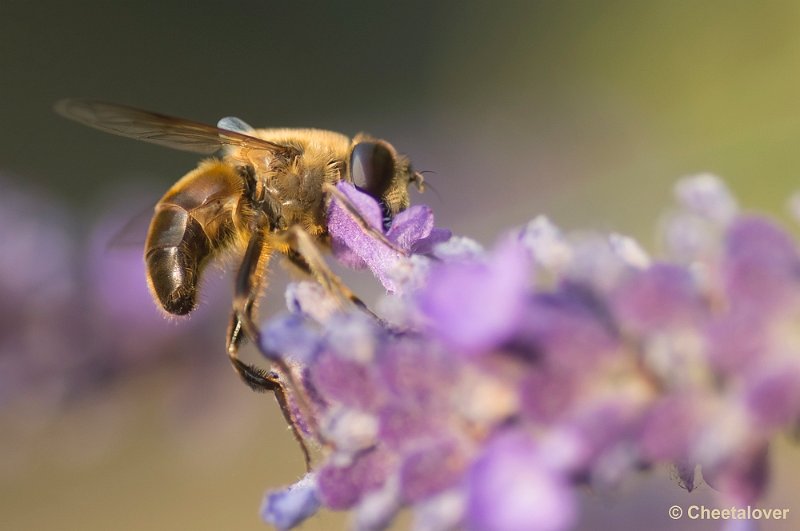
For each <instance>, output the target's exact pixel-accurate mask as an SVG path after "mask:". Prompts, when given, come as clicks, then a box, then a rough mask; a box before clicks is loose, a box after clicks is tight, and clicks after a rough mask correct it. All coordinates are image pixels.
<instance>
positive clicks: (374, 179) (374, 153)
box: [350, 141, 394, 199]
mask: <svg viewBox="0 0 800 531" xmlns="http://www.w3.org/2000/svg"><path fill="white" fill-rule="evenodd" d="M350 177H351V178H352V179H353V184H355V185H356V186H357V187H358V188H360V189H361V190H362V191H364V192H366V193H368V194H369V195H371V196H372V197H374V198H375V199H381V198H382V197H383V194H384V193H385V192H386V190H388V189H389V186H390V185H391V184H392V179H393V178H394V154H393V153H392V151H391V149H390V148H389V147H387V146H386V144H385V143H383V142H373V141H365V142H359V143H358V144H356V145H355V146H354V147H353V152H352V153H351V154H350Z"/></svg>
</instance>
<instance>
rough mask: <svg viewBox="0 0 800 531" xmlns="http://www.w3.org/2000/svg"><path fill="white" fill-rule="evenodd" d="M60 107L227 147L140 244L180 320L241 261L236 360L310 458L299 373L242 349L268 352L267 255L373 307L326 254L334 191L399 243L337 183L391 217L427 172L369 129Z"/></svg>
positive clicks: (161, 299) (191, 143) (233, 329)
mask: <svg viewBox="0 0 800 531" xmlns="http://www.w3.org/2000/svg"><path fill="white" fill-rule="evenodd" d="M55 109H56V111H57V112H58V113H59V114H61V115H63V116H65V117H67V118H69V119H72V120H75V121H77V122H80V123H82V124H85V125H88V126H90V127H93V128H95V129H99V130H101V131H105V132H108V133H112V134H116V135H121V136H125V137H129V138H134V139H137V140H143V141H145V142H151V143H154V144H159V145H162V146H166V147H170V148H173V149H178V150H183V151H191V152H195V153H201V154H204V155H212V154H215V153H217V152H220V156H219V157H217V158H209V159H205V160H203V161H201V162H200V163H199V164H198V166H197V168H195V169H193V170H191V171H190V172H189V173H187V174H186V175H184V176H183V177H182V178H181V179H180V180H178V182H176V183H175V184H174V185H173V186H172V187H171V188H170V189H169V190H167V192H166V194H164V196H163V197H162V198H161V199H160V200H159V201H158V203H157V204H156V207H155V214H154V215H153V218H152V221H151V223H150V228H149V231H148V234H147V239H146V242H145V249H144V259H145V263H146V268H147V283H148V285H149V287H150V290H151V292H152V294H153V298H154V300H155V301H156V303H157V304H158V305H159V306H160V307H161V308H163V310H165V311H166V312H168V313H170V314H174V315H184V314H187V313H189V312H191V311H192V310H193V309H194V308H195V305H196V300H197V290H198V282H199V279H200V276H201V275H202V273H203V271H204V269H205V268H206V266H207V265H208V263H209V262H210V261H211V260H213V259H214V258H216V257H219V256H220V255H222V254H231V253H232V254H234V255H236V256H240V257H241V264H240V265H239V269H238V273H237V275H236V279H235V287H234V297H233V312H232V316H231V320H230V324H229V326H228V331H227V336H226V338H227V340H226V341H227V343H226V345H227V353H228V357H229V358H230V361H231V363H232V365H233V368H234V370H235V371H236V373H237V374H238V375H239V376H240V377H241V379H242V380H243V381H244V382H245V383H246V384H247V385H248V386H250V387H251V388H252V389H254V390H256V391H273V392H274V393H275V396H276V398H277V399H278V403H279V404H280V406H281V410H282V412H283V414H284V416H285V417H286V419H287V421H288V422H289V424H290V425H291V427H292V429H293V430H294V433H295V436H296V437H297V439H298V441H299V442H300V444H301V446H302V447H303V451H304V454H305V457H306V463H307V464H308V462H309V455H308V451H307V449H306V447H305V444H304V442H303V437H302V434H301V433H300V431H299V428H298V426H297V422H296V420H297V419H295V417H294V415H293V413H292V411H291V410H292V408H291V407H290V406H289V402H288V400H289V399H290V397H289V396H288V392H289V391H288V389H287V385H288V386H293V383H292V371H291V370H290V368H289V367H288V366H287V364H286V362H285V361H283V359H282V358H281V357H280V356H279V355H277V354H276V353H271V352H264V354H265V355H266V356H267V357H268V358H269V359H270V360H271V361H272V362H273V368H272V369H271V370H269V371H266V370H263V369H260V368H257V367H255V366H253V365H249V364H247V363H245V362H243V361H241V360H240V359H239V356H238V352H239V348H240V347H241V345H242V344H243V342H244V341H245V340H247V339H249V340H250V341H252V342H253V343H255V345H257V346H258V348H259V349H261V350H262V351H263V350H264V347H263V343H262V341H260V337H259V334H260V332H259V329H258V327H257V326H256V324H255V311H256V306H257V303H258V299H259V298H260V295H261V293H262V291H263V289H264V287H265V278H266V272H267V268H268V263H269V260H270V258H271V256H272V255H273V254H274V253H275V252H276V251H277V252H279V253H281V254H283V255H284V256H285V257H286V258H287V259H288V260H289V261H290V262H291V263H293V264H294V265H296V266H297V267H298V268H299V269H300V270H301V271H304V272H305V273H307V274H309V275H311V276H312V277H314V278H315V279H316V280H317V281H318V282H319V283H320V284H321V285H322V286H323V287H325V288H326V289H328V290H329V291H330V292H332V293H333V294H335V295H336V296H338V297H341V298H342V299H343V300H349V301H351V302H353V303H354V304H356V305H358V306H359V307H361V308H366V307H365V306H364V304H363V303H362V302H361V301H360V300H359V299H358V298H357V297H356V296H355V295H354V294H353V293H352V292H351V291H350V290H349V289H348V288H347V287H346V286H345V285H344V284H343V283H342V282H341V281H340V280H339V279H338V277H336V276H335V275H334V274H333V273H332V272H331V271H330V269H329V268H328V267H327V265H326V263H325V261H324V259H323V257H322V253H321V251H320V247H322V248H324V247H326V246H327V245H328V244H329V238H328V234H327V228H326V227H327V225H326V215H327V211H328V206H329V204H330V202H331V201H332V200H333V198H334V197H335V199H336V200H337V201H339V203H340V204H341V205H342V206H343V207H344V209H345V211H347V212H348V214H349V215H350V216H351V217H353V219H354V220H356V221H357V222H358V224H359V226H360V227H361V228H362V229H363V230H364V232H366V233H368V234H369V235H371V236H372V237H374V238H377V239H378V240H381V241H382V242H384V243H385V244H386V245H389V246H392V244H391V243H390V242H389V241H388V240H386V238H385V237H384V235H383V233H382V232H381V231H380V230H377V229H375V228H373V227H372V226H371V225H370V224H369V223H368V222H366V221H365V220H364V218H363V217H361V215H360V214H359V212H358V209H357V208H356V207H355V206H354V205H352V203H350V202H349V201H348V200H347V198H346V197H345V196H344V194H342V193H341V192H339V190H338V189H337V188H336V187H335V185H336V184H337V183H338V182H340V181H346V182H350V183H353V184H354V185H355V186H357V187H358V188H360V189H361V190H362V191H363V192H366V193H367V194H369V195H370V196H372V197H373V198H374V199H376V200H377V201H378V202H379V204H380V205H381V208H382V210H383V214H384V220H385V221H386V222H387V223H390V222H391V218H392V217H393V216H395V215H396V214H397V213H398V212H400V211H402V210H404V209H405V208H407V207H408V206H409V196H408V186H409V185H411V184H414V185H416V186H417V187H418V188H419V189H420V190H421V189H422V187H423V177H422V174H421V173H419V172H416V171H414V170H413V169H412V167H411V164H410V163H409V160H408V159H407V158H406V157H404V156H402V155H399V154H398V153H397V151H396V150H395V149H394V148H393V147H392V145H391V144H389V143H388V142H386V141H385V140H380V139H376V138H372V137H370V136H367V135H365V134H358V135H356V136H355V137H354V138H353V139H350V138H348V137H347V136H345V135H343V134H340V133H335V132H332V131H324V130H319V129H254V128H252V127H251V126H249V125H248V124H246V123H245V122H244V121H242V120H240V119H238V118H233V117H229V118H223V119H222V120H220V121H219V123H218V125H217V127H214V126H210V125H205V124H201V123H196V122H191V121H188V120H182V119H178V118H173V117H170V116H165V115H162V114H157V113H153V112H148V111H143V110H139V109H136V108H133V107H127V106H123V105H116V104H110V103H103V102H98V101H91V100H74V99H68V100H62V101H60V102H58V103H57V104H56V106H55Z"/></svg>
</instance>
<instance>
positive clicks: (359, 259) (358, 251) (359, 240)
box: [328, 182, 450, 292]
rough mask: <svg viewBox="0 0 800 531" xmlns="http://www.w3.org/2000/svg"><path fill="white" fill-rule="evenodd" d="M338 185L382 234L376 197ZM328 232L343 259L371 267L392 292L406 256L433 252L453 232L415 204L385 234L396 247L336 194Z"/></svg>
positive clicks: (337, 255) (337, 252)
mask: <svg viewBox="0 0 800 531" xmlns="http://www.w3.org/2000/svg"><path fill="white" fill-rule="evenodd" d="M336 187H337V189H338V190H339V192H341V193H342V194H343V195H344V196H345V197H346V198H347V199H348V200H350V202H351V203H352V204H353V205H354V206H355V207H356V208H357V209H358V211H359V212H360V213H361V216H362V217H363V219H364V220H365V221H366V222H367V223H368V224H369V225H370V226H371V227H373V228H374V229H375V230H377V231H380V232H381V233H383V228H382V226H383V224H382V216H381V208H380V206H379V205H378V202H377V201H375V199H373V198H372V197H371V196H369V195H367V194H365V193H364V192H361V191H359V190H358V189H356V188H355V187H354V186H353V185H351V184H348V183H345V182H341V183H339V184H338V185H337V186H336ZM328 232H329V233H330V235H331V246H332V249H333V254H334V256H336V258H337V259H338V260H339V261H340V262H342V263H343V264H345V265H347V266H349V267H352V268H355V269H360V268H364V267H369V268H370V269H371V270H372V272H373V273H374V274H375V276H376V277H377V278H378V279H379V280H380V281H381V283H382V284H383V286H384V287H385V288H386V289H387V290H388V291H390V292H394V291H397V290H398V288H399V286H398V285H397V283H396V281H395V280H394V279H393V278H392V273H393V270H394V269H395V268H396V267H398V264H399V263H400V262H401V261H402V260H403V258H404V257H405V255H407V254H411V253H427V252H430V251H431V249H432V246H433V245H434V244H436V243H439V242H443V241H446V240H447V239H449V238H450V231H447V230H444V229H434V226H433V212H431V210H430V208H428V207H427V206H423V205H415V206H412V207H410V208H408V209H407V210H404V211H402V212H400V213H399V214H397V216H396V217H395V218H394V219H393V220H392V224H391V226H390V227H389V230H388V231H386V233H385V237H386V239H387V240H388V241H389V242H391V243H392V244H393V245H394V247H395V248H391V247H389V246H387V245H386V244H385V243H384V242H382V241H379V240H378V239H376V238H374V237H373V236H371V235H370V234H368V233H367V232H365V231H364V229H363V228H362V227H361V226H360V225H359V224H358V223H357V222H356V220H355V219H353V217H352V216H351V214H350V213H349V212H348V211H347V210H346V209H345V208H344V207H343V206H342V205H340V204H339V202H338V201H337V199H336V198H335V197H334V198H333V199H332V200H331V204H330V208H329V209H328Z"/></svg>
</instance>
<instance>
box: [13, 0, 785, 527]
mask: <svg viewBox="0 0 800 531" xmlns="http://www.w3.org/2000/svg"><path fill="white" fill-rule="evenodd" d="M799 27H800V3H797V2H792V1H786V2H775V1H762V2H747V1H736V0H724V1H706V2H702V3H701V2H694V1H680V0H678V1H674V0H673V1H648V2H641V1H635V0H633V1H609V0H606V1H602V2H596V1H586V2H574V1H564V2H556V1H546V2H545V1H542V2H522V1H521V2H511V1H508V2H482V1H460V2H402V3H401V2H391V3H388V2H386V3H383V2H374V1H372V2H327V1H308V2H269V1H229V2H206V3H203V4H202V5H200V3H190V2H172V1H162V2H158V3H157V4H156V3H152V4H151V3H146V2H138V3H134V2H99V1H98V2H89V1H81V0H76V1H74V2H56V1H54V0H41V1H39V2H35V3H33V2H25V1H21V0H20V1H17V0H5V1H4V2H3V3H2V4H1V5H0V96H2V103H1V104H0V108H1V109H2V113H0V116H1V117H2V127H0V194H1V195H0V238H1V239H0V253H1V254H0V275H1V276H0V318H1V319H2V321H0V334H1V335H0V528H2V529H15V530H16V529H20V530H29V529H52V528H58V529H81V530H92V529H98V530H99V529H103V530H105V529H120V530H123V529H195V530H202V529H263V528H265V525H264V524H262V523H261V522H260V520H259V518H258V505H259V502H260V498H261V495H262V492H263V491H264V490H266V489H267V488H274V487H278V486H280V485H284V484H287V483H290V482H292V481H294V480H295V479H296V478H297V477H298V476H299V475H301V474H302V472H303V465H302V460H301V457H300V453H299V451H298V450H297V448H296V446H295V444H294V442H293V440H292V437H291V435H290V433H289V432H288V431H287V430H286V428H285V424H284V422H283V420H282V419H281V417H280V414H279V412H278V410H277V407H276V406H275V404H274V400H273V399H272V398H271V397H268V396H261V395H255V394H253V393H251V392H250V391H249V390H248V389H246V388H245V387H244V386H242V385H241V384H240V383H239V382H238V381H237V379H236V378H235V377H234V375H233V373H232V372H231V370H230V369H229V367H228V366H227V360H226V359H225V356H224V354H223V345H224V328H225V325H226V320H227V311H228V308H229V301H230V295H229V292H230V286H229V282H230V279H229V273H225V272H224V271H221V272H213V273H212V274H211V275H209V277H210V278H209V279H208V285H207V286H206V290H205V291H206V294H205V297H204V298H205V303H204V304H203V307H202V308H201V309H200V310H199V311H198V312H197V315H195V316H193V317H192V318H191V319H189V320H181V321H168V320H165V319H163V318H162V317H161V316H160V315H159V314H158V313H157V312H156V310H155V308H154V306H153V304H152V303H151V302H150V301H149V299H148V297H149V295H148V293H147V291H146V287H145V283H144V278H143V276H142V275H143V273H142V268H141V264H140V253H141V248H140V247H141V243H142V242H143V240H144V235H143V233H142V232H141V231H142V230H143V228H144V227H146V221H145V222H144V224H142V223H141V222H136V221H135V220H137V219H141V218H143V215H144V217H145V218H146V215H147V212H148V210H149V209H150V208H151V207H152V204H153V202H154V201H155V200H156V199H157V197H158V196H159V195H160V194H161V193H162V192H163V191H164V190H165V189H166V188H167V187H168V186H169V185H170V184H171V183H173V182H174V181H175V180H176V179H177V178H178V177H179V176H181V175H182V174H183V173H185V172H186V171H187V170H188V169H190V168H191V167H192V166H193V165H194V164H195V162H196V158H195V157H194V156H192V155H190V154H186V153H181V152H172V151H169V150H166V149H163V148H159V147H157V146H151V145H147V144H141V143H136V142H133V141H128V140H125V139H120V138H117V137H112V136H108V135H103V134H101V133H98V132H95V131H92V130H90V129H86V128H81V127H80V126H78V125H76V124H73V123H70V122H67V121H65V120H63V119H61V118H59V117H57V116H56V115H54V114H53V112H52V111H51V107H52V104H53V102H55V101H56V100H58V99H60V98H63V97H93V98H99V99H104V100H108V101H113V102H119V103H127V104H131V105H135V106H139V107H142V108H146V109H153V110H157V111H161V112H164V113H168V114H173V115H177V116H183V117H187V118H192V119H194V120H199V121H205V122H208V123H215V122H216V121H217V119H219V118H220V117H221V116H225V115H236V116H240V117H242V118H244V119H245V120H247V121H248V122H250V123H251V124H254V125H257V126H258V125H262V126H297V127H320V128H329V129H334V130H339V131H342V132H346V133H349V134H353V133H355V132H357V131H360V130H364V131H368V132H370V133H372V134H374V135H376V136H380V137H384V138H387V139H389V140H390V141H391V142H392V143H394V145H395V146H396V147H397V148H398V149H400V150H401V151H403V152H405V153H407V154H409V155H410V156H411V157H412V159H413V161H414V162H415V166H416V167H418V168H420V169H424V170H433V171H435V172H436V173H435V174H431V175H429V181H430V182H431V183H433V185H434V186H435V188H436V189H437V191H438V195H437V194H433V193H428V194H425V196H424V197H415V198H414V200H415V201H418V202H419V201H424V202H426V203H428V204H430V205H431V206H432V207H433V208H434V210H435V212H436V214H437V216H438V217H437V221H438V224H440V225H442V226H446V227H450V228H452V229H453V230H454V231H455V232H456V233H460V234H466V235H470V236H472V237H474V238H476V239H478V240H479V241H481V242H482V243H484V244H491V242H492V241H493V239H494V238H495V237H496V236H497V235H498V234H499V233H500V232H501V231H502V230H504V229H506V228H509V227H512V226H514V225H519V224H522V223H524V222H525V221H527V220H528V219H530V218H532V217H533V216H535V215H537V214H540V213H545V214H547V215H549V216H551V217H552V219H553V220H554V221H555V222H556V223H558V224H560V225H561V226H563V227H566V228H591V229H598V230H614V231H619V232H623V233H627V234H631V235H633V236H635V237H637V238H639V239H640V240H641V241H642V242H643V243H644V244H645V245H646V246H647V247H648V248H650V249H655V248H656V245H657V242H656V241H655V237H654V234H655V227H656V224H657V221H658V217H659V213H660V212H662V211H663V210H664V208H665V207H666V206H667V205H668V204H669V201H670V194H671V191H670V190H671V185H672V183H673V182H674V181H675V180H676V179H677V178H679V177H681V176H683V175H686V174H689V173H694V172H699V171H712V172H715V173H718V174H719V175H721V176H723V177H724V178H725V179H726V180H727V182H728V183H729V184H730V185H731V187H732V188H733V189H734V191H735V192H736V193H737V195H738V196H739V198H740V199H741V202H742V204H743V205H744V206H745V207H746V208H748V209H759V210H765V211H768V212H771V213H772V214H774V215H775V216H778V217H783V218H784V219H785V220H786V221H787V223H788V222H789V221H788V218H787V217H786V216H785V214H784V210H785V200H786V197H788V195H789V194H790V193H791V192H793V191H794V190H795V188H800V149H798V147H799V146H800V111H799V109H800V107H799V106H798V101H799V100H798V94H800V32H798V31H797V28H799ZM143 213H144V214H143ZM131 220H134V221H131ZM120 235H122V236H120ZM109 240H110V241H111V243H110V244H109ZM229 269H230V268H229ZM275 269H276V271H277V272H276V273H275V274H274V275H273V287H272V288H271V289H270V290H269V292H268V294H267V300H266V301H265V303H264V305H263V307H264V310H265V313H270V312H277V311H279V310H280V309H281V308H282V299H283V297H282V292H283V286H284V285H285V282H286V275H285V274H283V273H281V272H280V268H279V267H276V268H275ZM347 278H348V280H349V281H350V282H351V283H352V284H354V287H355V289H356V291H358V292H360V293H364V294H365V295H366V297H367V298H370V297H374V296H376V295H377V291H376V290H375V287H374V284H373V283H372V282H370V279H369V278H368V277H367V276H364V275H348V277H347ZM775 450H776V451H775V452H774V454H773V461H774V464H775V478H774V481H773V488H772V489H771V491H770V493H769V497H768V499H767V500H766V501H765V502H764V504H763V506H765V507H766V506H770V507H786V508H790V516H791V515H794V518H790V520H789V521H788V522H785V523H783V524H773V525H767V526H765V527H764V529H795V528H797V526H798V525H800V523H799V522H800V499H798V498H797V495H796V492H797V489H798V487H800V480H798V479H797V478H798V477H800V474H798V472H799V471H800V458H798V456H800V451H798V450H800V448H797V447H795V446H794V444H793V443H791V442H790V441H788V440H781V441H779V442H778V444H777V445H776V449H775ZM584 499H585V510H584V513H583V517H582V521H581V526H582V528H583V529H611V528H621V527H627V526H630V525H634V524H635V522H646V525H648V527H649V528H650V529H654V530H655V529H688V528H691V529H695V528H696V529H710V528H716V527H717V523H714V522H687V521H678V522H673V521H670V520H669V518H668V517H667V509H668V507H669V506H670V505H672V504H676V503H677V504H679V505H682V506H684V507H686V506H688V505H689V504H691V503H698V504H701V503H707V504H711V503H712V499H713V493H712V492H711V490H710V489H709V487H707V486H701V487H700V488H699V489H698V491H696V492H694V493H692V494H687V493H686V492H685V491H683V490H682V489H680V488H679V487H678V485H677V483H676V481H675V480H674V479H672V478H671V477H670V474H669V472H668V471H660V472H658V473H654V474H650V475H647V476H644V477H641V478H638V479H636V480H634V481H633V482H631V484H630V485H627V486H625V487H623V489H622V490H621V491H619V492H614V493H610V494H609V493H591V492H587V493H585V495H584ZM408 522H409V519H408V518H407V519H406V520H404V523H405V524H408ZM344 524H345V520H344V519H343V518H342V517H341V516H336V515H324V516H323V517H321V518H317V519H315V520H313V521H311V522H309V523H307V524H306V525H305V526H304V529H331V528H333V529H336V528H339V527H341V526H343V525H344Z"/></svg>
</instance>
